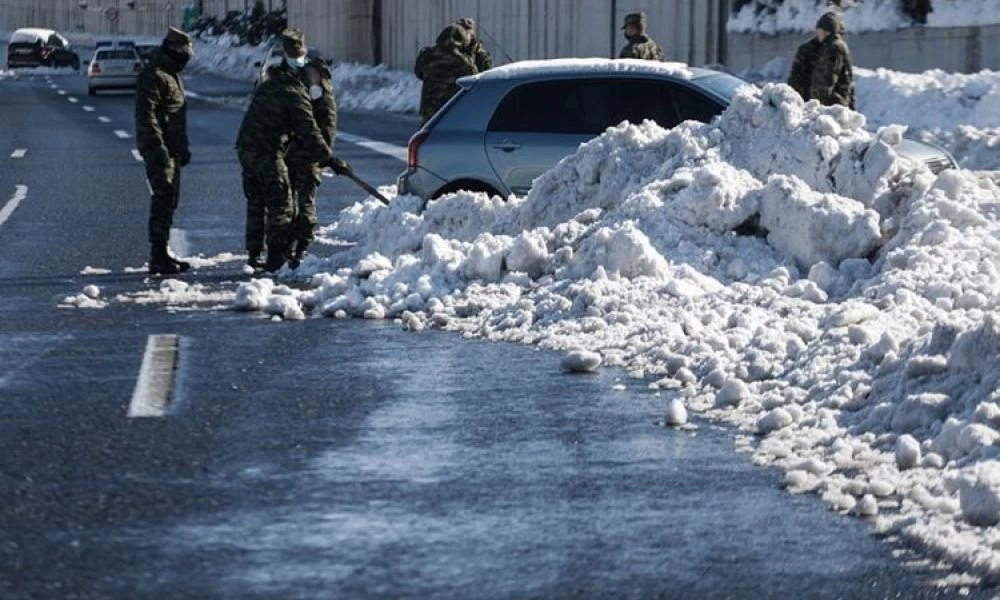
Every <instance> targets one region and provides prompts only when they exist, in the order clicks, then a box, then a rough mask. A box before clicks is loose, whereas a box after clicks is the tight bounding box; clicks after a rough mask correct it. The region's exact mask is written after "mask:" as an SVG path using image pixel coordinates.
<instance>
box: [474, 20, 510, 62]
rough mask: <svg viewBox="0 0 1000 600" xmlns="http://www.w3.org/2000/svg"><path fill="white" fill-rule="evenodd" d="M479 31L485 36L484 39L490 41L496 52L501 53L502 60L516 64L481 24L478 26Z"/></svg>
mask: <svg viewBox="0 0 1000 600" xmlns="http://www.w3.org/2000/svg"><path fill="white" fill-rule="evenodd" d="M479 31H482V32H483V35H485V36H486V37H488V38H489V39H490V41H491V42H493V45H494V46H496V47H497V49H498V50H500V52H503V55H504V58H506V59H507V62H509V63H512V62H517V61H515V60H514V59H513V58H511V56H510V54H507V51H506V50H504V49H503V46H501V45H500V42H498V41H497V39H496V38H495V37H493V36H492V35H490V32H489V31H486V28H485V27H483V26H482V24H480V25H479Z"/></svg>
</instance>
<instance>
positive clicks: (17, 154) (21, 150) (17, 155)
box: [10, 148, 28, 158]
mask: <svg viewBox="0 0 1000 600" xmlns="http://www.w3.org/2000/svg"><path fill="white" fill-rule="evenodd" d="M27 153H28V149H27V148H18V149H17V150H14V151H13V152H11V153H10V157H11V158H24V155H25V154H27Z"/></svg>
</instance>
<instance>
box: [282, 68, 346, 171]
mask: <svg viewBox="0 0 1000 600" xmlns="http://www.w3.org/2000/svg"><path fill="white" fill-rule="evenodd" d="M294 74H295V75H296V76H297V77H298V78H299V81H301V82H302V85H304V86H305V87H306V89H307V90H310V89H311V88H312V86H313V85H318V86H319V88H320V90H322V92H323V95H322V96H320V97H319V98H313V97H312V94H311V92H310V96H309V99H310V101H311V102H312V109H313V118H314V119H316V126H317V127H319V132H320V134H322V136H323V141H325V142H326V145H327V146H329V147H330V152H333V148H334V145H335V144H336V141H337V99H336V98H335V97H334V93H333V82H332V80H331V77H330V69H329V68H328V67H327V66H326V63H324V62H323V61H321V60H317V61H312V62H310V63H309V64H308V65H306V66H305V68H303V69H300V70H299V71H297V72H294ZM289 142H290V144H289V148H288V160H289V161H291V162H299V163H307V164H308V163H311V162H313V161H311V160H309V157H308V149H307V148H306V147H305V145H304V144H302V143H301V141H300V140H299V139H298V137H297V136H292V138H291V139H290V140H289ZM302 150H305V151H306V153H305V154H303V152H302Z"/></svg>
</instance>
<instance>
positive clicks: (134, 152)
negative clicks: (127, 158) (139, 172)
mask: <svg viewBox="0 0 1000 600" xmlns="http://www.w3.org/2000/svg"><path fill="white" fill-rule="evenodd" d="M132 158H134V159H136V160H137V161H139V162H142V155H141V154H139V149H138V148H132Z"/></svg>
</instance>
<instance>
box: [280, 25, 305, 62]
mask: <svg viewBox="0 0 1000 600" xmlns="http://www.w3.org/2000/svg"><path fill="white" fill-rule="evenodd" d="M281 47H282V48H283V49H284V50H285V52H286V53H287V54H289V55H291V56H302V55H303V54H305V53H306V35H305V34H304V33H302V31H301V30H299V29H286V30H284V31H282V32H281Z"/></svg>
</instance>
